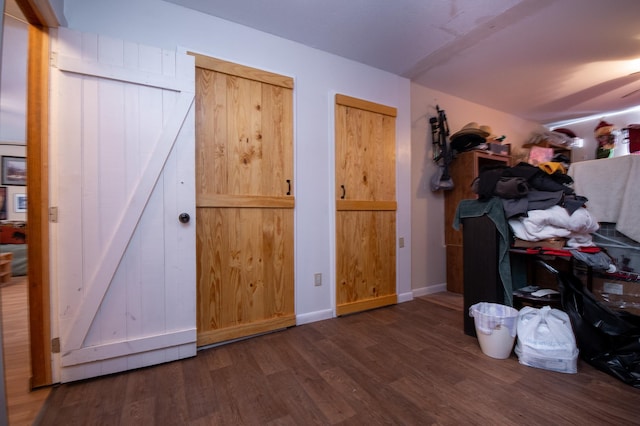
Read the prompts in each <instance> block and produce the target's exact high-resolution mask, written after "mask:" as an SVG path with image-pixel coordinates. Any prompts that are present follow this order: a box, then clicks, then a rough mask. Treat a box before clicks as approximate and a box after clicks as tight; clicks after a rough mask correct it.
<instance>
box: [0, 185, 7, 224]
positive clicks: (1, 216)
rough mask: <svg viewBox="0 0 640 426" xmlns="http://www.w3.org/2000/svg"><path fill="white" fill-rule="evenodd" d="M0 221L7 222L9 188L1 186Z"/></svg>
mask: <svg viewBox="0 0 640 426" xmlns="http://www.w3.org/2000/svg"><path fill="white" fill-rule="evenodd" d="M0 220H7V187H6V186H0Z"/></svg>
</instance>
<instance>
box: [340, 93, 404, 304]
mask: <svg viewBox="0 0 640 426" xmlns="http://www.w3.org/2000/svg"><path fill="white" fill-rule="evenodd" d="M335 111H336V113H335V117H336V118H335V127H336V142H335V144H336V152H335V155H336V197H337V199H336V257H337V258H336V272H337V276H336V286H337V288H336V314H337V315H344V314H348V313H352V312H358V311H363V310H366V309H372V308H376V307H380V306H386V305H391V304H394V303H396V302H397V296H396V245H395V240H396V237H395V235H396V208H397V203H396V200H395V194H396V183H395V176H396V173H395V146H396V144H395V131H396V130H395V117H396V109H395V108H391V107H387V106H384V105H379V104H375V103H372V102H368V101H363V100H360V99H355V98H351V97H348V96H344V95H336V105H335Z"/></svg>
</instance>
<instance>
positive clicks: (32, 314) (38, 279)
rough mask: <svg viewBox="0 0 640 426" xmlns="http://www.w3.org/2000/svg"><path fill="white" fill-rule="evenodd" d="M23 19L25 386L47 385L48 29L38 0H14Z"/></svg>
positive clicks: (48, 339) (49, 351) (48, 375)
mask: <svg viewBox="0 0 640 426" xmlns="http://www.w3.org/2000/svg"><path fill="white" fill-rule="evenodd" d="M16 3H17V5H18V7H19V8H20V10H21V11H22V13H23V14H24V16H25V18H26V19H27V22H28V23H29V30H28V37H29V41H28V47H27V125H26V127H27V131H26V136H27V137H26V140H27V141H28V143H26V150H27V188H28V189H29V197H28V198H27V226H28V230H29V243H28V245H27V258H28V259H29V262H28V266H27V279H28V299H29V339H30V353H31V378H30V388H31V389H35V388H38V387H42V386H48V385H51V384H52V382H53V378H52V366H51V350H52V346H51V294H50V270H49V267H50V263H49V244H50V241H49V167H48V158H49V46H50V40H49V32H48V28H47V27H46V26H45V25H47V22H45V19H44V18H43V16H44V15H43V14H42V11H40V10H39V4H36V3H35V2H33V1H30V0H16Z"/></svg>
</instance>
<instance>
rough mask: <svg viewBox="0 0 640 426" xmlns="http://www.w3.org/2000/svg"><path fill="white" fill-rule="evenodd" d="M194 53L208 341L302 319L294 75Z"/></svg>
mask: <svg viewBox="0 0 640 426" xmlns="http://www.w3.org/2000/svg"><path fill="white" fill-rule="evenodd" d="M195 56H196V158H197V162H196V205H197V216H198V220H197V231H196V233H197V249H196V251H197V268H196V269H197V281H198V284H197V287H198V297H197V324H198V345H199V346H204V345H209V344H212V343H216V342H221V341H226V340H230V339H235V338H239V337H244V336H250V335H254V334H257V333H262V332H266V331H270V330H275V329H280V328H284V327H288V326H292V325H295V313H294V282H293V281H294V280H293V253H294V249H293V209H294V197H293V189H292V185H293V181H292V179H293V80H292V79H291V78H288V77H283V76H280V75H276V74H271V73H267V72H264V71H260V70H256V69H253V68H247V67H243V66H240V65H237V64H232V63H228V62H224V61H220V60H217V59H214V58H210V57H205V56H200V55H195Z"/></svg>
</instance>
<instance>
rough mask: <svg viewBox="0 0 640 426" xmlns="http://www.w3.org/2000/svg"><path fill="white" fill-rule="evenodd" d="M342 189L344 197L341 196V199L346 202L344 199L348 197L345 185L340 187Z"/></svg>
mask: <svg viewBox="0 0 640 426" xmlns="http://www.w3.org/2000/svg"><path fill="white" fill-rule="evenodd" d="M340 188H342V195H341V196H340V198H342V199H343V200H344V197H346V196H347V190H346V189H345V187H344V185H340Z"/></svg>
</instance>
